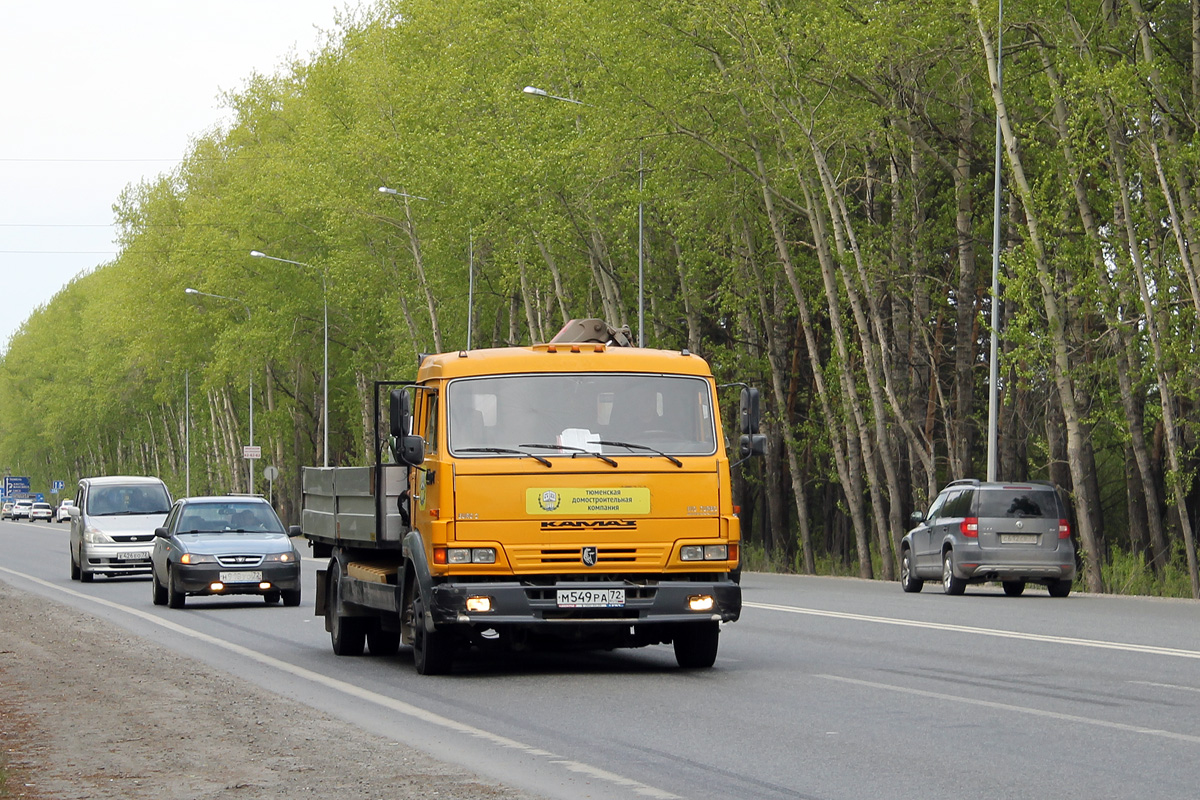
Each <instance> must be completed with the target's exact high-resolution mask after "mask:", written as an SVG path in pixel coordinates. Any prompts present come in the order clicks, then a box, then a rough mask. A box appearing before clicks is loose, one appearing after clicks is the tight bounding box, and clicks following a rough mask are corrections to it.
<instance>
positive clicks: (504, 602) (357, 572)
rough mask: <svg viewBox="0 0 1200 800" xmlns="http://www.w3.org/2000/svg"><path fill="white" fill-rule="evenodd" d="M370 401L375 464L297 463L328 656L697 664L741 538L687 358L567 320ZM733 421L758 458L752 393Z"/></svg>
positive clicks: (736, 601) (733, 596) (724, 469)
mask: <svg viewBox="0 0 1200 800" xmlns="http://www.w3.org/2000/svg"><path fill="white" fill-rule="evenodd" d="M375 394H376V404H375V405H376V420H377V422H376V430H377V433H376V436H377V443H376V447H375V452H376V457H375V464H374V465H372V466H367V467H330V468H306V469H305V470H304V478H303V483H304V506H303V512H302V519H301V530H302V532H303V533H304V535H305V536H306V537H307V538H308V539H309V541H310V543H311V545H312V548H313V552H314V555H315V556H316V557H318V558H322V559H326V558H327V559H328V565H327V567H326V568H325V569H322V570H319V571H318V573H317V587H316V598H317V602H316V613H317V614H318V615H319V616H323V617H324V618H325V627H326V629H327V630H328V631H329V634H330V639H331V641H332V644H333V650H334V652H335V653H337V654H338V655H361V654H362V653H363V652H364V649H368V650H369V652H371V653H375V654H391V653H395V652H396V651H397V650H398V648H399V647H400V645H401V644H407V645H410V646H411V647H412V649H413V657H414V662H415V665H416V668H417V671H418V672H420V673H422V674H438V673H446V672H449V671H450V670H451V668H452V664H453V660H454V658H455V655H456V654H459V653H462V652H464V651H466V650H467V649H475V650H477V651H479V652H481V653H484V654H486V653H489V652H492V651H494V650H497V649H526V648H530V649H532V648H541V647H572V648H594V649H607V648H617V647H643V646H649V645H665V644H670V645H672V646H673V647H674V653H675V658H676V660H677V662H678V664H679V666H681V667H684V668H707V667H710V666H712V664H713V663H714V661H715V659H716V656H717V647H718V641H719V637H720V630H721V625H722V623H726V622H732V621H734V620H736V619H737V618H738V615H739V614H740V612H741V605H742V601H741V589H740V586H739V585H738V582H737V580H736V574H737V572H736V571H737V568H738V565H739V555H740V551H739V545H740V540H741V536H740V530H739V527H738V518H737V515H736V514H735V510H734V506H733V501H732V498H731V487H730V477H729V475H730V472H729V470H730V460H729V459H730V456H729V453H728V452H727V444H726V437H725V436H724V435H723V433H722V428H721V415H720V411H719V407H718V398H717V395H718V387H717V385H716V383H715V381H714V380H713V376H712V373H711V371H710V369H709V366H708V364H707V363H705V361H704V360H703V359H701V358H699V357H697V356H696V355H694V354H691V353H689V352H687V351H686V350H684V351H665V350H651V349H643V348H638V347H631V346H628V335H627V332H626V331H624V330H618V329H614V328H612V327H611V326H609V325H607V324H605V323H604V322H602V321H599V320H575V321H572V322H571V323H568V325H567V326H565V327H564V328H563V330H562V331H561V332H560V333H559V334H558V335H557V336H556V337H555V338H554V339H553V340H551V341H550V342H549V343H547V344H541V345H534V346H531V347H508V348H498V349H481V350H470V351H460V352H456V353H443V354H439V355H430V356H425V357H423V358H422V359H421V361H420V365H419V368H418V372H417V376H416V380H415V381H412V382H404V383H399V382H379V383H377V384H376V391H375ZM384 394H386V396H387V398H388V402H387V407H388V416H389V425H388V428H389V430H388V431H387V432H386V433H384V432H381V431H380V430H379V429H380V427H381V426H380V424H379V418H380V409H381V406H382V403H381V397H382V396H383V395H384ZM739 427H740V429H741V431H740V433H741V436H740V438H739V441H738V450H739V452H741V453H742V454H743V456H748V455H752V454H756V453H760V452H761V451H762V443H763V437H762V436H761V435H759V434H758V432H757V427H758V409H757V392H755V391H754V390H752V389H748V388H743V389H742V392H741V402H740V409H739Z"/></svg>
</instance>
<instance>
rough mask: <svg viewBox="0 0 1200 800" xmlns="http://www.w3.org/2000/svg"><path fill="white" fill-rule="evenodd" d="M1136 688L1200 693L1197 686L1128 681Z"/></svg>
mask: <svg viewBox="0 0 1200 800" xmlns="http://www.w3.org/2000/svg"><path fill="white" fill-rule="evenodd" d="M1127 683H1132V684H1133V685H1134V686H1153V687H1154V688H1155V689H1175V690H1176V691H1180V692H1200V688H1197V687H1195V686H1179V685H1178V684H1174V683H1155V682H1154V681H1127Z"/></svg>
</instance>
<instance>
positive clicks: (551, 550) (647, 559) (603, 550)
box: [508, 545, 666, 573]
mask: <svg viewBox="0 0 1200 800" xmlns="http://www.w3.org/2000/svg"><path fill="white" fill-rule="evenodd" d="M508 553H509V558H510V559H512V562H513V569H514V571H515V572H518V573H519V572H523V571H527V570H538V569H545V568H547V567H553V568H555V569H561V568H562V567H563V566H571V565H578V566H580V567H582V565H583V548H582V547H567V546H561V545H559V546H555V547H516V548H510V549H509V551H508ZM665 557H666V549H665V548H664V547H662V546H650V547H639V546H632V545H630V546H622V545H612V546H608V547H604V546H601V547H597V548H596V568H597V569H602V568H604V567H609V568H614V567H615V568H618V569H622V570H624V569H629V568H635V567H636V568H639V569H660V568H661V567H662V566H663V565H664V562H665Z"/></svg>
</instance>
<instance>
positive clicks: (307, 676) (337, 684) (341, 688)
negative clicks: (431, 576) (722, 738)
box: [0, 567, 682, 800]
mask: <svg viewBox="0 0 1200 800" xmlns="http://www.w3.org/2000/svg"><path fill="white" fill-rule="evenodd" d="M0 572H7V573H8V574H9V575H15V576H17V577H19V578H24V579H25V580H28V581H32V582H34V583H36V584H38V585H40V586H44V587H46V588H47V589H52V590H54V591H57V592H62V593H63V594H68V595H71V596H72V597H78V598H80V599H81V600H86V601H87V602H89V603H95V604H97V605H103V606H107V607H108V608H111V609H113V610H114V611H123V612H125V613H127V614H131V615H133V616H135V617H138V618H139V619H142V620H144V621H146V622H149V623H151V624H154V625H158V626H159V627H161V628H166V629H167V630H170V631H173V632H175V633H178V634H181V635H183V636H190V637H191V638H193V639H196V640H198V641H201V642H205V643H206V644H211V645H213V646H214V647H220V648H222V649H225V650H228V651H229V652H231V653H236V654H237V655H240V656H242V657H244V658H248V659H250V660H252V661H257V662H258V663H260V664H263V665H264V666H267V667H271V668H273V669H277V670H279V671H280V672H287V673H289V674H291V675H295V676H296V677H298V678H302V679H304V680H307V681H312V682H313V683H317V684H320V685H322V686H326V687H328V688H330V689H333V690H334V691H338V692H341V693H343V694H346V695H349V696H351V697H356V698H358V699H360V700H365V701H367V702H368V703H374V704H375V705H379V706H383V707H384V708H387V709H390V710H391V711H395V712H396V713H398V714H403V715H404V716H406V717H410V718H412V719H416V720H420V721H421V722H425V723H428V724H430V725H436V726H438V727H440V728H444V729H446V730H450V731H453V732H454V733H458V734H462V735H464V736H470V737H472V738H475V739H482V740H483V741H486V742H490V743H491V744H493V745H495V746H496V747H502V748H504V749H506V750H518V751H520V752H522V753H524V754H525V755H528V756H533V757H537V758H543V759H545V760H546V762H547V763H548V764H553V765H555V766H560V767H563V768H565V769H567V770H568V771H570V772H573V773H576V774H582V775H587V776H589V777H592V778H595V779H597V780H602V781H605V782H607V783H610V784H612V785H614V786H620V787H622V788H624V789H631V790H632V791H633V792H634V793H635V794H638V795H640V796H642V797H650V798H654V800H682V798H680V797H679V795H675V794H671V793H670V792H667V791H665V790H663V789H658V788H656V787H654V786H650V785H648V784H645V783H641V782H640V781H636V780H633V779H632V778H626V777H623V776H621V775H617V774H615V773H612V772H608V771H607V770H603V769H601V768H599V767H595V766H592V765H590V764H586V763H584V762H581V761H573V760H571V759H566V758H563V757H561V756H558V755H556V754H554V753H551V752H548V751H546V750H542V749H540V748H537V747H533V746H531V745H527V744H525V743H523V742H519V741H517V740H516V739H510V738H508V737H507V736H501V735H499V734H496V733H492V732H490V731H486V730H484V729H482V728H476V727H474V726H472V725H467V724H465V723H462V722H458V721H456V720H452V719H450V718H448V717H443V716H441V715H439V714H435V713H433V712H432V711H427V710H425V709H423V708H419V707H418V706H414V705H410V704H409V703H405V702H404V701H402V700H396V699H395V698H392V697H388V696H387V695H382V694H379V693H377V692H372V691H370V690H368V689H364V688H362V687H360V686H356V685H354V684H353V683H347V682H346V681H340V680H338V679H337V678H331V677H329V676H327V675H322V674H321V673H319V672H313V671H312V670H308V669H305V668H303V667H298V666H296V665H295V664H289V663H288V662H286V661H281V660H280V659H278V658H273V657H272V656H268V655H265V654H263V653H259V652H257V651H255V650H251V649H250V648H248V647H244V646H242V645H240V644H234V643H233V642H229V641H226V640H224V639H219V638H217V637H215V636H210V635H209V634H207V633H201V632H199V631H194V630H192V629H190V628H187V627H184V626H183V625H180V624H178V623H175V622H171V621H170V620H166V619H163V618H162V617H159V616H157V615H155V614H151V613H150V612H147V611H143V610H141V609H138V608H131V607H129V606H123V605H121V604H120V603H114V602H113V601H111V600H105V599H104V598H102V597H96V596H95V595H90V594H84V593H83V592H79V591H76V590H75V589H68V588H64V587H62V586H58V585H56V584H53V583H50V582H49V581H45V580H42V579H41V578H35V577H34V576H32V575H26V574H25V573H23V572H17V571H16V570H12V569H8V568H6V567H0Z"/></svg>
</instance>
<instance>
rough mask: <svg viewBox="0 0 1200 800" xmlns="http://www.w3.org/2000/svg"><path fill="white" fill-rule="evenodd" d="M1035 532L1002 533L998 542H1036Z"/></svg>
mask: <svg viewBox="0 0 1200 800" xmlns="http://www.w3.org/2000/svg"><path fill="white" fill-rule="evenodd" d="M1037 540H1038V537H1037V534H1036V533H1002V534H1000V544H1037Z"/></svg>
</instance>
